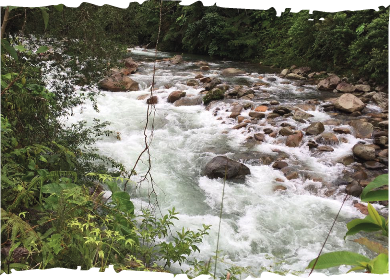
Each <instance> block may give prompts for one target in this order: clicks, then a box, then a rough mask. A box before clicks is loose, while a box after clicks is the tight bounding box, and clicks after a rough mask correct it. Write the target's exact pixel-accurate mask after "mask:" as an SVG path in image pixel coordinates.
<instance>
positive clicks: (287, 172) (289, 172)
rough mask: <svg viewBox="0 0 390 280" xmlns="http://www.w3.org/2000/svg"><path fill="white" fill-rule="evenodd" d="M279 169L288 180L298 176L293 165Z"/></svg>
mask: <svg viewBox="0 0 390 280" xmlns="http://www.w3.org/2000/svg"><path fill="white" fill-rule="evenodd" d="M281 171H282V172H283V174H284V176H286V178H287V179H288V180H293V179H297V178H298V177H299V174H298V171H297V170H296V169H295V168H293V167H289V166H287V167H284V168H282V169H281Z"/></svg>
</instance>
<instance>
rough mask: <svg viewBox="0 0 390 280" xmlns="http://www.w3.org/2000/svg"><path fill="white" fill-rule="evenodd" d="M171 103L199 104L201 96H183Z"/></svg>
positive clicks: (180, 104) (178, 104) (179, 104)
mask: <svg viewBox="0 0 390 280" xmlns="http://www.w3.org/2000/svg"><path fill="white" fill-rule="evenodd" d="M173 104H174V105H175V106H176V107H179V106H194V105H201V104H202V97H196V98H190V97H183V98H180V99H179V100H177V101H175V103H173Z"/></svg>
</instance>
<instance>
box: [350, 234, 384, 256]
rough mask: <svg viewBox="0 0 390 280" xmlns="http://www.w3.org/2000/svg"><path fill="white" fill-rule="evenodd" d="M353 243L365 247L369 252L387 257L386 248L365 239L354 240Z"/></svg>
mask: <svg viewBox="0 0 390 280" xmlns="http://www.w3.org/2000/svg"><path fill="white" fill-rule="evenodd" d="M354 242H356V243H359V244H361V245H364V246H366V247H367V248H368V249H370V250H371V251H373V252H375V253H378V254H385V255H388V254H389V253H388V250H387V248H385V247H383V246H382V245H381V244H379V243H378V242H375V241H371V240H369V239H367V238H365V237H362V238H359V239H355V240H354Z"/></svg>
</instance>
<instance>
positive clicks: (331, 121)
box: [323, 119, 341, 125]
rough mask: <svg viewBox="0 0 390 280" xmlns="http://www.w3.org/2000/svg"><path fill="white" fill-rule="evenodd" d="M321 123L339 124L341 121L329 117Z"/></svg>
mask: <svg viewBox="0 0 390 280" xmlns="http://www.w3.org/2000/svg"><path fill="white" fill-rule="evenodd" d="M323 124H324V125H340V124H341V121H339V120H335V119H330V120H326V121H323Z"/></svg>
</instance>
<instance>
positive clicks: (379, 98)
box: [372, 92, 389, 110]
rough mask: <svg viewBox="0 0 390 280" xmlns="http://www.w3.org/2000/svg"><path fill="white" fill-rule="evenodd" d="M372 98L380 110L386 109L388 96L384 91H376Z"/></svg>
mask: <svg viewBox="0 0 390 280" xmlns="http://www.w3.org/2000/svg"><path fill="white" fill-rule="evenodd" d="M372 100H373V101H374V102H375V103H376V104H377V105H378V106H379V107H381V109H382V110H387V109H388V106H389V98H388V96H387V94H386V93H384V92H377V93H375V94H374V95H373V96H372Z"/></svg>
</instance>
